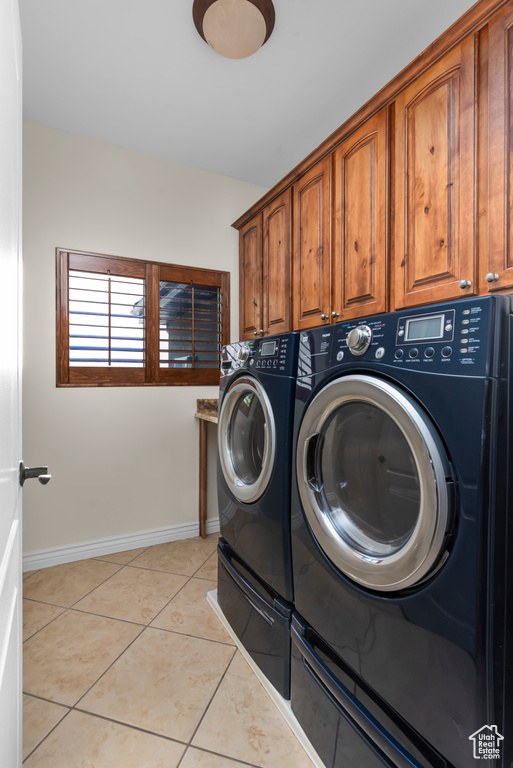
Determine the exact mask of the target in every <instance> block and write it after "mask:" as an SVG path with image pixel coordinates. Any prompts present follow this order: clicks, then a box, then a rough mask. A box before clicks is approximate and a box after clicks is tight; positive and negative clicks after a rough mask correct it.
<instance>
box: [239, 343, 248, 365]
mask: <svg viewBox="0 0 513 768" xmlns="http://www.w3.org/2000/svg"><path fill="white" fill-rule="evenodd" d="M237 357H238V358H239V360H240V362H241V363H245V362H246V360H247V359H248V357H249V345H248V344H244V345H243V346H241V347H239V351H238V352H237Z"/></svg>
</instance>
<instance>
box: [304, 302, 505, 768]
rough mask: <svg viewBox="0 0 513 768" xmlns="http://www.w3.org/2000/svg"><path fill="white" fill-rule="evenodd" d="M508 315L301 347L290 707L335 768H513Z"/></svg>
mask: <svg viewBox="0 0 513 768" xmlns="http://www.w3.org/2000/svg"><path fill="white" fill-rule="evenodd" d="M511 309H512V307H511V299H510V297H506V296H495V297H484V298H476V299H468V300H464V301H459V302H455V303H453V304H441V305H434V306H431V307H427V308H426V307H423V308H419V309H412V310H407V311H399V312H395V313H390V314H386V315H377V316H374V317H369V318H368V319H360V320H357V321H352V322H347V323H344V322H342V323H339V324H337V325H335V326H332V327H331V328H329V329H326V328H321V329H315V330H312V331H307V332H303V333H301V339H300V350H299V363H298V379H297V386H296V405H295V426H294V435H295V437H294V439H295V462H294V472H295V479H294V483H293V489H292V531H291V535H292V556H293V572H294V588H295V607H296V610H297V612H296V614H295V615H294V617H293V623H292V643H293V659H292V681H291V703H292V709H293V711H294V712H295V714H296V716H297V718H298V719H299V721H300V723H301V725H302V726H303V728H304V730H305V731H306V733H307V735H308V736H309V737H310V739H311V741H312V743H313V745H314V747H315V748H316V749H317V751H318V752H319V754H320V755H321V757H322V759H323V760H324V762H325V764H326V766H330V768H361V767H362V766H365V768H374V767H376V768H377V767H378V766H399V767H400V768H403V766H417V768H418V767H419V766H422V767H423V768H428V766H429V767H430V768H437V767H438V766H440V768H442V767H443V766H447V767H448V766H452V768H468V766H469V765H473V764H474V760H475V758H476V756H478V757H479V759H483V760H484V761H485V762H484V763H483V764H484V765H497V766H499V765H500V766H508V768H510V766H511V764H512V762H511V761H512V760H513V731H512V729H511V726H512V725H513V721H512V715H513V710H512V692H513V683H512V677H511V674H512V671H513V670H512V667H513V663H512V660H513V644H512V634H511V633H512V628H513V622H512V614H513V611H511V607H510V608H509V610H508V607H507V598H506V596H507V593H508V590H509V589H511V586H512V570H513V569H511V567H509V568H508V567H507V566H508V561H510V560H511V554H512V553H513V549H512V542H511V537H512V532H511V528H512V526H511V521H510V519H509V517H510V515H509V510H510V509H511V487H510V479H509V478H510V473H511V469H512V467H511V463H512V462H511V435H510V423H509V422H510V417H511V410H510V409H511V394H512V376H511V360H510V357H511V354H512V349H513V347H512V338H513V337H512V330H511V328H512V314H511ZM480 749H482V750H483V751H479V750H480ZM487 749H490V750H492V751H490V752H487V751H486V750H487ZM488 758H490V762H487V760H488Z"/></svg>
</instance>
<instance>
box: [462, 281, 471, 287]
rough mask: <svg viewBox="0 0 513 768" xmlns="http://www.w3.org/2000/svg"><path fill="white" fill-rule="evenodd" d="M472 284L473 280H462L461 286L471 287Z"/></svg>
mask: <svg viewBox="0 0 513 768" xmlns="http://www.w3.org/2000/svg"><path fill="white" fill-rule="evenodd" d="M471 285H472V280H460V288H461V289H463V288H470V286H471Z"/></svg>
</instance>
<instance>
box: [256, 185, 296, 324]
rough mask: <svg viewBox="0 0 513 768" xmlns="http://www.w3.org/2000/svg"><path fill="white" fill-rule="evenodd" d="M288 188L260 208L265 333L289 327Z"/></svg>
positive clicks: (289, 254)
mask: <svg viewBox="0 0 513 768" xmlns="http://www.w3.org/2000/svg"><path fill="white" fill-rule="evenodd" d="M290 195H291V191H290V189H287V190H285V192H283V194H281V195H280V196H279V197H278V198H277V199H276V200H274V201H273V202H272V203H271V204H270V205H268V206H267V208H264V212H263V217H264V221H263V230H264V234H263V259H262V262H263V263H262V280H263V284H262V309H263V325H262V327H263V329H264V331H265V333H285V331H289V330H290V259H291V253H290Z"/></svg>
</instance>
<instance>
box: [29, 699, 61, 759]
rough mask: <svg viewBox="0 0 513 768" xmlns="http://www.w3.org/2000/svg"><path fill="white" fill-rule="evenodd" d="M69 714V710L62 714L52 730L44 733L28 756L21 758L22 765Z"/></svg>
mask: <svg viewBox="0 0 513 768" xmlns="http://www.w3.org/2000/svg"><path fill="white" fill-rule="evenodd" d="M25 695H26V696H28V695H30V694H25ZM34 698H37V699H40V700H41V701H49V700H48V699H43V698H42V697H41V696H36V697H34ZM50 703H51V704H55V703H56V702H54V701H52V702H50ZM57 706H64V705H63V704H58V705H57ZM70 712H71V709H68V711H67V712H65V713H64V715H63V716H62V717H61V719H60V720H59V721H58V722H57V723H55V725H54V726H53V728H51V729H50V730H49V731H48V733H46V734H45V735H44V736H43V738H42V739H41V741H40V742H38V743H37V744H36V746H35V747H34V749H33V750H32V751H31V752H29V754H28V755H27V756H26V757H25V758H23V760H22V763H24V762H25V761H26V760H28V759H29V757H32V755H33V754H34V752H35V751H36V750H37V749H39V747H40V746H41V744H42V743H43V742H44V741H46V739H47V738H48V737H49V736H50V734H51V733H53V732H54V731H55V729H56V728H57V726H59V725H60V724H61V723H63V722H64V720H65V719H66V718H67V716H68V715H69V713H70Z"/></svg>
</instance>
